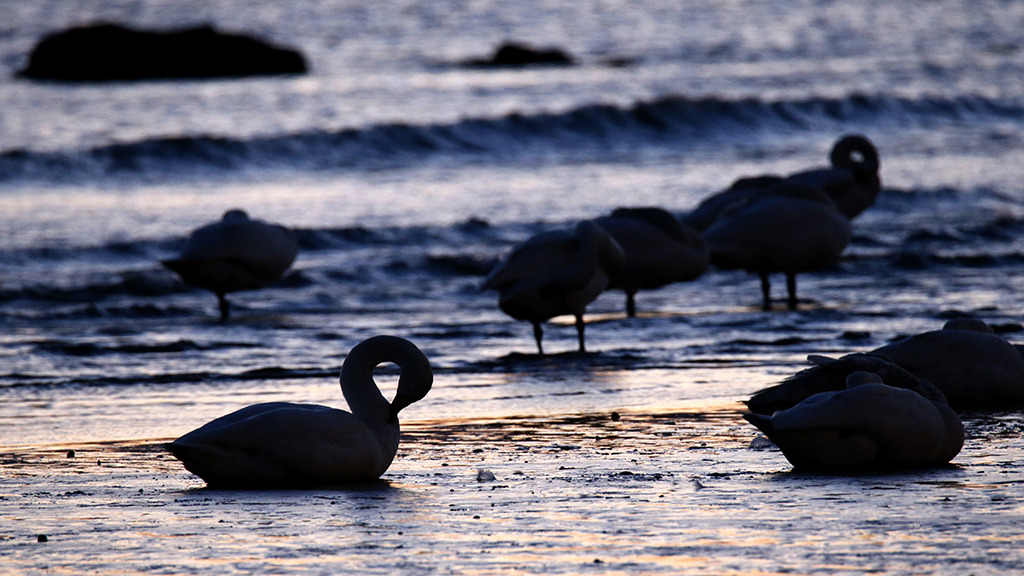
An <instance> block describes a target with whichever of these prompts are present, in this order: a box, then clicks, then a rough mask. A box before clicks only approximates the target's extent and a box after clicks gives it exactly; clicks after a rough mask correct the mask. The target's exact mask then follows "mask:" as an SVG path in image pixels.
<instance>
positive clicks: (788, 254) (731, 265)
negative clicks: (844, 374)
mask: <svg viewBox="0 0 1024 576" xmlns="http://www.w3.org/2000/svg"><path fill="white" fill-rule="evenodd" d="M851 235H852V229H851V226H850V222H849V220H847V219H846V217H844V216H843V215H842V214H840V213H839V211H838V210H836V208H835V204H833V202H832V201H831V199H829V197H828V196H826V195H825V194H824V193H823V192H822V191H821V190H819V189H817V188H813V187H810V186H804V185H799V184H788V183H783V184H780V185H778V186H775V187H773V188H771V189H770V190H768V191H766V192H765V193H764V194H761V195H759V196H757V197H756V198H752V199H751V201H750V202H749V203H748V204H746V205H744V206H742V207H741V208H739V209H737V210H736V211H735V212H732V213H731V214H728V215H726V216H724V217H722V218H721V219H720V220H718V221H716V222H715V223H714V224H712V225H711V226H710V227H709V228H708V229H707V230H705V231H704V233H703V234H702V236H703V238H704V241H705V242H706V243H707V244H708V247H709V248H710V250H711V263H712V264H714V265H715V266H717V267H719V268H722V269H725V270H730V269H742V270H746V271H748V272H753V273H756V274H757V275H758V276H759V277H760V279H761V292H762V296H763V308H764V310H770V309H771V284H770V283H769V279H768V276H769V274H771V273H775V272H781V273H783V274H785V275H786V285H787V289H788V294H789V299H788V305H789V308H790V309H791V310H794V309H796V307H797V297H796V275H797V274H798V273H801V272H806V271H810V270H815V269H818V268H822V267H824V266H827V265H829V264H832V263H833V262H835V261H836V260H838V259H839V256H840V254H842V252H843V250H844V249H845V248H846V245H847V244H848V243H849V242H850V237H851Z"/></svg>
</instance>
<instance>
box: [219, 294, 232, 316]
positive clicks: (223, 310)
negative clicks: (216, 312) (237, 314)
mask: <svg viewBox="0 0 1024 576" xmlns="http://www.w3.org/2000/svg"><path fill="white" fill-rule="evenodd" d="M217 305H218V306H220V321H221V322H227V321H228V317H229V316H230V315H231V310H230V304H228V298H227V296H225V295H224V294H222V293H219V294H217Z"/></svg>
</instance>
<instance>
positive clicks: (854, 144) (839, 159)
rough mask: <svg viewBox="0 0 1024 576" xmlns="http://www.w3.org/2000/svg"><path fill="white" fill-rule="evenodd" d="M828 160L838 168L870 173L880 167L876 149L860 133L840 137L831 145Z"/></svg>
mask: <svg viewBox="0 0 1024 576" xmlns="http://www.w3.org/2000/svg"><path fill="white" fill-rule="evenodd" d="M829 161H831V162H832V165H833V166H836V167H839V168H846V169H849V170H854V171H860V172H865V173H870V174H877V173H878V170H879V168H881V162H880V161H879V159H878V149H877V148H875V145H874V144H872V143H871V140H869V139H868V138H867V136H863V135H861V134H847V135H845V136H843V137H842V138H840V139H839V140H838V141H837V142H836V143H835V145H834V146H833V147H832V152H831V153H830V154H829Z"/></svg>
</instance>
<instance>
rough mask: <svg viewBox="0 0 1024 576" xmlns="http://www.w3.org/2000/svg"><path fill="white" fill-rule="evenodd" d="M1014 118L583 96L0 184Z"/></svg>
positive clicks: (945, 101) (39, 163)
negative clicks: (599, 101) (561, 106)
mask: <svg viewBox="0 0 1024 576" xmlns="http://www.w3.org/2000/svg"><path fill="white" fill-rule="evenodd" d="M1021 118H1024V104H1021V103H1018V102H1006V101H1001V100H995V99H990V98H986V97H982V96H960V97H956V98H943V97H922V98H913V99H912V98H901V97H893V96H867V95H851V96H847V97H844V98H808V99H803V100H786V101H766V100H761V99H756V98H749V99H742V100H726V99H719V98H698V99H695V98H689V97H684V96H672V97H665V98H660V99H657V100H652V101H646V102H639V103H636V104H634V105H632V106H613V105H590V106H585V107H581V108H576V109H573V110H569V111H566V112H562V113H548V114H533V115H524V114H517V113H513V114H509V115H507V116H504V117H499V118H470V119H465V120H462V121H459V122H456V123H452V124H434V125H408V124H384V125H376V126H369V127H366V128H361V129H346V130H340V131H333V132H331V131H312V132H305V133H298V134H289V135H281V136H272V137H256V138H251V139H233V138H227V137H219V136H213V135H207V136H182V137H169V138H158V139H151V140H143V141H139V142H128V143H118V144H112V145H108V146H101V147H96V148H91V149H87V150H65V151H56V152H37V151H29V150H12V151H8V152H5V153H3V154H0V182H4V181H12V180H19V179H43V180H49V181H54V180H56V181H66V180H71V179H81V178H83V177H85V178H88V177H94V178H104V177H111V176H130V177H142V178H147V177H152V178H168V177H171V178H173V177H174V176H175V175H188V174H194V173H196V172H201V171H206V172H210V171H213V172H217V171H228V172H233V171H239V170H248V169H254V170H256V169H267V168H270V169H274V168H283V169H314V170H317V169H345V168H381V167H390V166H396V165H404V164H409V163H415V162H418V161H429V160H431V159H437V158H444V157H451V156H463V157H472V158H482V159H491V160H495V161H501V160H502V159H515V158H521V157H523V156H524V155H525V156H529V155H538V154H539V155H550V154H580V153H600V152H602V151H605V152H606V151H609V150H611V151H615V150H618V149H620V148H622V147H623V146H628V147H630V148H631V149H632V148H635V147H637V146H644V145H652V146H685V145H687V144H692V143H695V142H706V141H709V140H718V141H725V142H729V141H731V140H734V139H736V138H743V139H746V138H749V137H750V135H751V133H752V132H755V133H756V132H757V131H763V130H772V131H777V130H787V131H813V130H820V129H828V130H830V131H832V132H834V131H837V130H841V129H842V125H844V124H847V125H854V126H857V127H858V129H860V130H865V129H870V128H871V127H872V126H878V127H891V126H892V125H893V124H894V123H895V124H896V125H899V126H905V125H909V126H916V125H930V124H932V123H941V122H965V121H971V122H983V121H986V120H990V121H997V122H1005V121H1010V122H1014V123H1020V119H1021ZM837 124H838V125H839V126H837Z"/></svg>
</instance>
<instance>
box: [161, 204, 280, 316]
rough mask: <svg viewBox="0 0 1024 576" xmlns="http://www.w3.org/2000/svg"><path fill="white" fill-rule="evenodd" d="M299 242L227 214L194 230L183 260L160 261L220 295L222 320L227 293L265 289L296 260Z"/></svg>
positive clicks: (274, 228) (245, 216)
mask: <svg viewBox="0 0 1024 576" xmlns="http://www.w3.org/2000/svg"><path fill="white" fill-rule="evenodd" d="M298 249H299V243H298V240H296V238H295V235H294V234H292V232H291V231H289V230H287V229H286V228H283V227H281V226H277V225H274V224H268V223H266V222H262V221H260V220H252V219H250V218H249V215H248V214H246V213H245V212H244V211H242V210H228V211H227V212H225V213H224V217H223V218H222V219H221V220H220V221H219V222H214V223H212V224H207V225H205V226H203V227H201V228H198V229H196V230H195V231H193V232H192V235H191V236H190V237H189V239H188V243H187V244H186V245H185V250H184V251H183V252H182V254H181V256H179V257H177V258H173V259H170V260H163V261H162V262H161V263H162V264H163V265H164V266H166V267H167V268H169V269H170V270H172V271H174V272H175V273H177V274H178V275H179V276H181V279H182V280H183V281H184V282H185V283H186V284H189V285H192V286H195V287H197V288H203V289H204V290H209V291H210V292H213V293H214V294H216V295H217V303H218V304H219V307H220V317H221V320H227V319H228V316H229V315H230V311H229V304H228V300H227V296H226V295H227V294H228V293H229V292H238V291H240V290H255V289H257V288H263V287H264V286H267V285H269V284H272V283H274V282H276V281H277V280H279V279H280V278H281V276H282V275H283V274H284V273H285V271H286V270H288V268H289V267H290V266H291V265H292V262H294V261H295V255H296V254H297V253H298Z"/></svg>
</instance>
